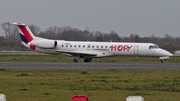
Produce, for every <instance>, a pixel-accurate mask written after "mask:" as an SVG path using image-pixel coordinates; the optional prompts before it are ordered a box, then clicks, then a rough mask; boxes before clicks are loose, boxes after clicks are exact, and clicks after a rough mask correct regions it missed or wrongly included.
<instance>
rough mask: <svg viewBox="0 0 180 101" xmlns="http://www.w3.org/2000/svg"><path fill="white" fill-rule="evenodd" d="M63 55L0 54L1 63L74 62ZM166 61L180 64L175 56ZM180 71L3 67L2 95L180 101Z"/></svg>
mask: <svg viewBox="0 0 180 101" xmlns="http://www.w3.org/2000/svg"><path fill="white" fill-rule="evenodd" d="M72 59H73V58H72V57H67V56H61V55H0V61H1V62H2V61H3V62H72ZM93 62H158V58H150V57H148V58H147V57H138V58H136V57H109V58H100V59H94V60H93ZM164 62H179V59H178V57H173V58H171V59H169V60H165V61H164ZM179 92H180V70H169V71H168V70H164V71H163V70H161V71H160V70H159V71H153V70H152V71H143V70H139V71H138V70H116V69H115V68H112V69H109V70H103V71H100V70H97V71H81V70H70V71H68V70H38V71H35V70H9V69H7V68H0V93H3V94H5V95H6V96H7V101H70V99H71V97H72V96H73V95H86V96H88V98H89V101H125V100H126V97H128V96H136V95H137V96H142V97H144V100H145V101H179V100H180V93H179Z"/></svg>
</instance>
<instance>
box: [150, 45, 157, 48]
mask: <svg viewBox="0 0 180 101" xmlns="http://www.w3.org/2000/svg"><path fill="white" fill-rule="evenodd" d="M157 48H159V46H158V45H151V46H149V49H157Z"/></svg>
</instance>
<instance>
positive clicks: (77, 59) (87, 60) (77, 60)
mask: <svg viewBox="0 0 180 101" xmlns="http://www.w3.org/2000/svg"><path fill="white" fill-rule="evenodd" d="M79 61H80V58H74V59H73V62H79ZM91 61H92V58H88V59H84V62H91Z"/></svg>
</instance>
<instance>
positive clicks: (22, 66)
mask: <svg viewBox="0 0 180 101" xmlns="http://www.w3.org/2000/svg"><path fill="white" fill-rule="evenodd" d="M1 68H6V69H12V70H110V69H116V70H180V63H117V62H111V63H71V62H70V63H60V62H48V63H47V62H0V69H1Z"/></svg>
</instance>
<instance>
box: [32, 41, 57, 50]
mask: <svg viewBox="0 0 180 101" xmlns="http://www.w3.org/2000/svg"><path fill="white" fill-rule="evenodd" d="M32 45H34V46H36V47H39V48H44V49H53V48H56V46H57V41H55V40H44V39H42V40H33V41H32Z"/></svg>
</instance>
